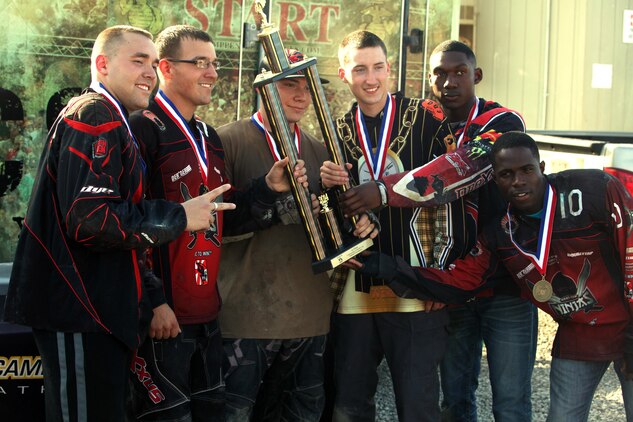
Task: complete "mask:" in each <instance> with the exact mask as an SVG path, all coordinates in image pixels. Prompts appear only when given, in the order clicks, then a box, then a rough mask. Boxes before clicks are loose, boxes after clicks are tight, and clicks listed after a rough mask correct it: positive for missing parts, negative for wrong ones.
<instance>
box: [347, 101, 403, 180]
mask: <svg viewBox="0 0 633 422" xmlns="http://www.w3.org/2000/svg"><path fill="white" fill-rule="evenodd" d="M395 115H396V100H395V99H394V97H393V95H391V94H388V95H387V101H386V102H385V107H384V108H383V109H382V121H381V122H380V132H379V134H378V139H377V143H378V144H377V145H376V152H374V151H373V150H372V147H371V141H370V137H369V132H368V131H367V126H366V125H365V118H364V117H363V113H362V112H361V111H360V107H358V108H357V109H356V130H357V132H358V139H359V140H360V146H361V148H362V150H363V155H364V156H365V162H366V163H367V164H368V165H367V167H368V168H369V174H370V175H371V177H372V179H373V180H378V179H380V178H381V177H382V173H383V171H384V166H385V160H386V158H387V151H388V150H389V148H388V143H389V139H390V138H391V128H392V127H393V121H394V117H395Z"/></svg>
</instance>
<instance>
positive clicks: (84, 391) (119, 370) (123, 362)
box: [33, 330, 132, 422]
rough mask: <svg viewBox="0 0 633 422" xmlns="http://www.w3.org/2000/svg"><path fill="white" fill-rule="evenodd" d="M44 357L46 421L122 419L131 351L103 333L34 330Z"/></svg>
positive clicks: (83, 421)
mask: <svg viewBox="0 0 633 422" xmlns="http://www.w3.org/2000/svg"><path fill="white" fill-rule="evenodd" d="M33 335H34V337H35V342H36V344H37V347H38V349H39V351H40V355H41V356H42V368H43V370H44V399H45V402H46V421H47V422H58V421H59V422H61V421H77V422H85V421H90V422H93V421H95V422H99V421H104V422H111V421H125V419H126V402H127V400H128V391H129V390H128V378H129V375H128V374H129V365H130V360H131V357H132V352H131V351H130V350H129V349H128V348H127V347H126V346H125V345H124V344H123V343H121V342H120V341H118V340H117V339H115V338H114V337H113V336H111V335H109V334H105V333H58V332H52V331H44V330H33Z"/></svg>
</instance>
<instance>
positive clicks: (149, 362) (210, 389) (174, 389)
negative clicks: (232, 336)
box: [130, 25, 302, 421]
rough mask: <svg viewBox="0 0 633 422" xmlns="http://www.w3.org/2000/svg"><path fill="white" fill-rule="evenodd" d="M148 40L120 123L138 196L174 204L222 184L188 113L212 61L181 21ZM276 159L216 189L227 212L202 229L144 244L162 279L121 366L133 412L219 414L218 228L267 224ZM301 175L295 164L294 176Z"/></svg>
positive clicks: (214, 156) (208, 79)
mask: <svg viewBox="0 0 633 422" xmlns="http://www.w3.org/2000/svg"><path fill="white" fill-rule="evenodd" d="M156 46H157V50H158V56H159V58H160V61H159V70H160V75H159V76H160V89H159V90H158V92H157V94H156V96H155V98H154V99H152V100H151V101H150V104H149V107H148V108H147V109H146V110H141V111H138V112H136V113H134V114H133V115H132V116H131V117H130V124H131V127H132V130H133V131H134V133H135V135H136V136H137V138H138V140H139V143H140V144H141V151H142V154H143V156H144V158H145V161H146V162H147V170H148V179H149V183H148V185H149V187H148V191H147V196H148V197H151V198H162V199H169V200H172V201H177V202H184V201H186V200H187V199H188V198H191V197H196V196H198V195H202V194H203V193H204V192H206V191H207V190H209V189H213V188H214V187H215V186H219V185H222V184H224V183H227V179H226V176H225V174H224V153H223V151H222V145H221V143H220V139H219V138H218V136H217V134H216V133H215V130H214V129H213V128H211V127H209V126H207V125H206V124H205V123H204V122H202V121H201V120H199V119H198V118H197V117H196V116H195V115H194V113H195V110H196V108H197V107H198V106H202V105H206V104H209V102H210V101H211V91H212V89H213V87H214V85H215V83H216V81H217V79H218V73H217V70H218V69H219V63H218V61H217V60H216V54H215V48H214V47H213V43H212V40H211V38H210V36H209V35H208V34H207V33H206V32H204V31H201V30H199V29H196V28H194V27H191V26H186V25H176V26H171V27H168V28H166V29H165V30H163V31H162V32H161V33H160V34H159V35H158V37H157V39H156ZM286 163H287V160H284V161H282V162H280V163H279V164H277V165H275V166H273V167H272V169H271V170H270V171H269V173H268V174H267V175H266V176H265V177H264V176H262V175H263V174H265V172H263V173H262V174H260V175H258V176H261V177H259V178H257V179H256V180H255V182H254V187H253V188H252V189H250V190H249V191H247V192H244V193H242V192H236V191H229V192H227V193H225V199H226V198H227V197H228V196H230V198H231V201H235V203H236V205H237V210H236V211H235V212H231V213H227V214H226V215H223V213H217V216H216V219H215V224H214V225H213V226H212V227H211V228H210V229H209V230H206V231H204V232H198V233H193V232H192V233H184V234H182V235H181V236H180V237H179V238H178V239H176V240H175V241H173V242H171V243H170V244H168V245H165V246H163V247H160V248H156V249H154V250H153V251H152V264H153V265H152V267H153V270H154V272H155V273H156V274H157V275H158V276H159V277H160V278H161V279H162V282H163V283H162V284H163V285H162V286H161V285H160V282H158V283H155V284H156V285H155V286H154V288H153V289H148V290H149V291H150V292H151V294H150V295H149V296H150V301H151V305H152V307H153V311H154V315H153V318H152V321H151V325H150V332H149V338H148V339H147V340H146V341H144V342H143V344H142V345H141V347H140V348H139V350H138V354H137V356H136V357H135V359H134V362H133V365H132V368H131V369H132V372H133V375H132V384H133V386H134V412H135V414H136V416H137V417H138V418H139V419H141V420H162V421H164V420H170V421H171V420H193V421H198V420H223V412H224V382H223V379H222V371H221V365H222V341H221V336H220V329H219V327H218V324H217V321H216V318H217V315H218V312H219V309H220V297H219V294H218V289H217V287H216V277H217V273H218V265H219V259H220V245H221V241H222V228H223V225H230V226H231V227H233V228H234V229H235V230H236V231H239V230H240V228H241V229H243V230H245V231H253V230H256V229H259V228H261V227H266V226H268V225H269V224H270V222H271V215H272V211H271V209H272V207H273V204H274V200H275V198H276V197H277V192H281V191H287V190H288V189H289V185H288V183H287V180H286V178H285V176H284V167H285V164H286ZM301 172H302V169H301V166H299V168H298V171H297V175H299V176H300V175H301ZM299 180H300V181H302V179H301V178H300V179H299ZM220 200H222V199H220ZM216 208H217V207H216ZM215 211H216V210H215V209H214V210H213V211H212V214H214V215H215Z"/></svg>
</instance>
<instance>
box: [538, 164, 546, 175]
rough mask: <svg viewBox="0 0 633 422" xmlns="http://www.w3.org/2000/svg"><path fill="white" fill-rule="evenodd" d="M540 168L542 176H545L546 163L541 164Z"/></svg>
mask: <svg viewBox="0 0 633 422" xmlns="http://www.w3.org/2000/svg"><path fill="white" fill-rule="evenodd" d="M539 168H540V169H541V174H545V161H541V162H540V164H539Z"/></svg>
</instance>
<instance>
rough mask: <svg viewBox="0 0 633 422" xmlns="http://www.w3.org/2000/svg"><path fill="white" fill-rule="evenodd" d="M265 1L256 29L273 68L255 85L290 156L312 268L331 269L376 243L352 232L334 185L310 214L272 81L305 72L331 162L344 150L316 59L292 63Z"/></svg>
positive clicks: (258, 3) (258, 2) (259, 0)
mask: <svg viewBox="0 0 633 422" xmlns="http://www.w3.org/2000/svg"><path fill="white" fill-rule="evenodd" d="M265 3H266V2H265V0H255V3H254V5H253V10H254V13H253V14H254V16H255V20H256V21H257V22H260V23H261V32H260V33H259V34H258V38H259V39H260V41H261V43H262V46H263V48H264V53H265V55H266V59H267V60H268V63H269V65H270V70H271V71H270V72H263V73H260V74H259V75H257V77H256V78H255V82H254V86H255V88H256V89H257V90H258V92H259V93H260V95H261V98H262V102H263V105H264V109H265V110H266V113H267V115H268V120H269V122H270V126H271V131H272V134H273V137H274V139H275V142H276V143H277V147H278V149H279V151H280V152H281V155H282V157H289V162H288V166H287V168H286V169H287V171H288V175H289V177H288V178H289V179H290V181H291V187H292V189H291V190H292V194H293V197H294V199H295V202H296V203H297V210H298V211H299V215H300V216H301V221H302V223H303V227H304V229H305V233H306V236H307V238H308V241H309V242H310V246H311V248H312V255H313V262H312V270H313V271H314V273H320V272H323V271H327V270H331V269H333V268H335V267H337V266H338V265H340V264H342V263H343V262H345V261H347V260H348V259H350V258H352V257H354V256H356V255H358V254H359V253H360V252H362V251H364V250H366V249H368V248H370V247H371V246H372V245H373V240H371V239H370V238H365V239H357V238H355V237H354V236H353V235H352V234H351V231H352V230H353V223H354V221H346V220H345V219H344V218H343V215H342V213H341V212H340V210H339V209H338V207H337V205H336V204H337V196H338V192H337V190H336V189H332V190H329V191H328V192H326V193H322V194H321V195H319V196H318V197H319V203H320V204H321V212H320V217H321V218H320V219H319V218H315V217H314V215H313V214H312V201H311V199H310V192H309V191H308V190H307V189H306V188H304V187H303V186H301V185H300V184H298V183H297V182H296V180H295V179H294V177H292V169H293V168H294V166H295V164H296V163H297V160H298V159H299V156H298V153H297V150H296V147H295V145H294V142H293V139H294V138H293V134H292V133H291V131H290V127H289V126H288V120H287V119H286V116H285V113H284V110H283V107H282V105H281V101H280V99H279V92H278V91H277V87H276V85H275V83H274V82H276V81H278V80H281V79H284V78H286V77H287V76H288V75H292V74H294V73H297V72H302V74H303V75H304V76H305V78H306V81H307V83H308V86H309V88H310V93H311V94H312V103H313V105H314V109H315V112H316V114H317V119H318V121H319V126H320V127H321V132H322V134H323V139H324V142H325V147H326V148H327V151H328V153H329V155H330V159H331V160H332V162H334V163H336V164H339V165H343V166H344V165H345V164H344V160H343V151H342V150H341V146H340V144H339V142H338V138H337V136H336V129H335V128H334V123H333V122H332V117H331V114H330V109H329V106H328V104H327V102H326V100H325V91H324V90H323V86H322V85H321V79H320V78H319V72H318V71H317V68H316V62H317V60H316V58H304V59H303V60H300V61H297V62H295V63H290V61H289V60H288V57H287V56H286V52H285V48H284V45H283V42H282V41H281V37H280V35H279V29H278V28H275V27H274V26H273V25H272V24H271V23H269V22H268V19H267V18H266V15H265V14H264V11H263V9H264V5H265ZM349 188H351V185H350V184H349V183H348V184H347V185H345V186H341V187H340V189H339V192H344V191H346V190H347V189H349ZM331 196H334V197H331Z"/></svg>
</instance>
